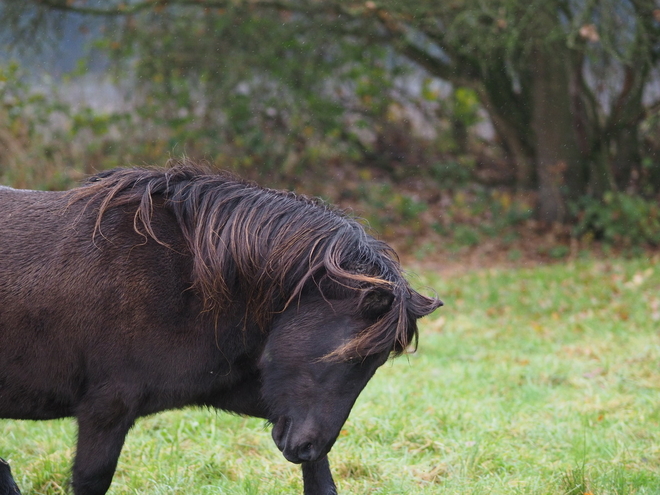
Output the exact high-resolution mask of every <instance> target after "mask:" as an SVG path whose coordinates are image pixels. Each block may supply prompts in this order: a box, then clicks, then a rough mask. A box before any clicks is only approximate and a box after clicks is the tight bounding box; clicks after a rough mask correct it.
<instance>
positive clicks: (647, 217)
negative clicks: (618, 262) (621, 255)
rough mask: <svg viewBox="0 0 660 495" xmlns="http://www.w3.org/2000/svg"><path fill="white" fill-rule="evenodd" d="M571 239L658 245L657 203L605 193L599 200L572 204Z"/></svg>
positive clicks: (659, 211)
mask: <svg viewBox="0 0 660 495" xmlns="http://www.w3.org/2000/svg"><path fill="white" fill-rule="evenodd" d="M573 213H574V214H575V215H576V217H577V223H576V225H575V228H574V235H576V236H577V237H584V236H593V237H594V238H595V239H598V240H602V241H605V242H607V243H611V244H626V245H634V244H651V245H654V246H657V245H659V244H660V204H658V201H654V200H649V199H645V198H643V197H641V196H630V195H628V194H624V193H614V192H610V193H606V194H605V196H604V197H603V199H602V200H597V199H595V198H592V197H584V198H582V199H581V200H579V201H577V202H576V203H574V204H573Z"/></svg>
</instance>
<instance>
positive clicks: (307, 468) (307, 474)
mask: <svg viewBox="0 0 660 495" xmlns="http://www.w3.org/2000/svg"><path fill="white" fill-rule="evenodd" d="M302 472H303V485H304V487H305V495H337V488H336V487H335V482H334V481H333V479H332V474H331V473H330V463H329V462H328V456H327V455H325V456H323V457H322V458H321V459H319V460H318V461H314V462H303V463H302Z"/></svg>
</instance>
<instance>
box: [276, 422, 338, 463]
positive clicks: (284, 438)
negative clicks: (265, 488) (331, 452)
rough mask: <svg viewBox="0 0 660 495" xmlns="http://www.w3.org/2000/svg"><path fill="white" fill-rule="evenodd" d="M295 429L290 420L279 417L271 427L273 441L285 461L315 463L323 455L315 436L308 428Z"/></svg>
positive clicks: (318, 440) (320, 442)
mask: <svg viewBox="0 0 660 495" xmlns="http://www.w3.org/2000/svg"><path fill="white" fill-rule="evenodd" d="M301 426H303V427H302V428H300V429H298V428H296V425H294V421H293V420H292V419H291V418H286V417H280V418H279V419H278V420H277V421H276V422H275V424H274V425H273V432H272V436H273V440H274V441H275V445H277V448H278V449H280V451H281V452H282V454H283V455H284V457H285V458H286V460H287V461H289V462H293V463H295V464H300V463H301V462H310V461H316V460H317V459H319V458H320V457H321V455H322V454H325V453H326V452H324V449H323V448H322V446H321V444H323V446H325V443H324V442H322V441H320V439H319V438H318V436H317V435H314V434H313V433H312V432H311V431H309V429H308V428H304V426H305V425H304V424H303V425H301Z"/></svg>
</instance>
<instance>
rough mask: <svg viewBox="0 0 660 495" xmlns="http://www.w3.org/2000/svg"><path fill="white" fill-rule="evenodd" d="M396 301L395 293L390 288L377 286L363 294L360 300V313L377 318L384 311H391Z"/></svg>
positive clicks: (366, 316) (370, 317)
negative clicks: (393, 302)
mask: <svg viewBox="0 0 660 495" xmlns="http://www.w3.org/2000/svg"><path fill="white" fill-rule="evenodd" d="M392 301H394V294H392V292H390V291H389V290H386V289H382V288H376V289H371V290H370V291H368V292H367V293H365V294H364V295H363V296H362V300H361V301H360V313H361V314H362V316H364V317H365V318H368V319H370V320H375V319H376V318H378V317H379V316H382V315H383V313H386V312H387V311H389V309H390V308H391V307H392Z"/></svg>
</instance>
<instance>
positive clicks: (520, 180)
mask: <svg viewBox="0 0 660 495" xmlns="http://www.w3.org/2000/svg"><path fill="white" fill-rule="evenodd" d="M0 46H2V50H1V51H0V183H1V184H5V185H11V186H15V187H28V188H40V189H64V188H68V187H71V186H73V185H75V184H76V183H77V182H78V181H79V180H80V179H81V178H82V177H84V175H85V174H88V173H93V172H95V171H98V170H102V169H106V168H111V167H116V166H127V165H144V164H159V165H163V164H164V163H165V162H166V161H167V159H168V157H174V158H177V157H180V156H182V155H186V156H188V157H190V158H192V159H196V160H205V161H207V162H209V163H211V164H213V165H214V166H217V167H221V168H226V169H231V170H234V171H236V172H237V173H239V174H240V175H242V176H245V177H247V178H250V179H254V180H257V181H258V182H260V183H261V184H264V185H268V186H270V187H284V188H293V189H295V190H297V191H299V192H302V193H305V194H308V195H315V196H321V197H323V198H325V199H327V200H328V201H331V202H333V203H337V204H339V205H341V206H343V207H347V208H348V207H350V208H351V209H352V210H353V211H354V212H355V213H356V214H357V215H359V216H361V217H363V218H365V220H366V221H367V222H368V223H369V224H370V225H371V227H372V228H373V229H374V230H375V231H376V232H377V233H378V234H379V235H380V236H381V237H383V238H385V239H387V240H388V241H390V242H392V243H393V244H394V245H395V247H397V248H398V249H399V250H400V251H401V252H403V253H406V255H407V256H412V257H416V258H419V259H425V260H437V261H440V260H446V259H447V258H451V257H460V258H461V259H463V260H464V259H465V258H466V257H468V258H469V259H471V260H475V262H479V260H482V261H483V260H500V261H509V262H518V261H520V260H525V259H535V260H538V259H546V260H552V259H564V258H568V257H579V256H581V255H584V254H585V253H588V252H594V250H597V251H598V250H600V251H602V252H604V253H605V254H608V253H609V252H611V251H614V250H616V251H624V252H626V253H632V254H639V253H641V252H644V251H645V250H648V249H656V248H657V247H658V246H659V245H660V154H659V153H660V133H659V132H658V131H659V130H660V77H659V73H658V59H659V56H660V5H658V3H657V2H656V1H655V0H531V1H530V0H525V1H523V0H492V1H489V2H483V1H480V0H451V1H447V2H438V1H430V0H410V1H406V2H402V1H400V0H380V1H366V2H364V1H359V2H355V1H338V0H328V1H319V0H123V1H119V0H103V1H101V0H24V1H22V2H18V1H10V0H0Z"/></svg>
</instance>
